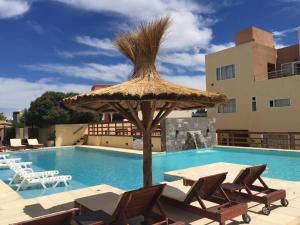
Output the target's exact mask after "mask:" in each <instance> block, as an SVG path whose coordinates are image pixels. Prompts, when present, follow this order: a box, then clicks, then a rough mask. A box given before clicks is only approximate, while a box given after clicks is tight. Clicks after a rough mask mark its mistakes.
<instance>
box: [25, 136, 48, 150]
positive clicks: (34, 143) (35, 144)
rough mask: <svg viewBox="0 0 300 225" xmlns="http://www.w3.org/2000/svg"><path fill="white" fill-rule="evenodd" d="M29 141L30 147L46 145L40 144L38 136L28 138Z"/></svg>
mask: <svg viewBox="0 0 300 225" xmlns="http://www.w3.org/2000/svg"><path fill="white" fill-rule="evenodd" d="M27 142H28V146H29V147H30V148H42V147H44V145H43V144H40V143H39V142H38V140H37V139H36V138H35V139H27Z"/></svg>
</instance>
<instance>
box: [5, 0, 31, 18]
mask: <svg viewBox="0 0 300 225" xmlns="http://www.w3.org/2000/svg"><path fill="white" fill-rule="evenodd" d="M29 9H30V4H29V1H28V0H0V19H6V18H12V17H17V16H22V15H23V14H24V13H26V12H27V11H28V10H29Z"/></svg>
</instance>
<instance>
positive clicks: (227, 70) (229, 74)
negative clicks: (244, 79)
mask: <svg viewBox="0 0 300 225" xmlns="http://www.w3.org/2000/svg"><path fill="white" fill-rule="evenodd" d="M216 73H217V80H227V79H232V78H235V66H234V64H232V65H228V66H222V67H219V68H217V70H216Z"/></svg>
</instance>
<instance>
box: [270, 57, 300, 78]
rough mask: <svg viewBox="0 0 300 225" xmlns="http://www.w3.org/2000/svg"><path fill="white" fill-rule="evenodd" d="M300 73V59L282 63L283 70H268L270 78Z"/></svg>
mask: <svg viewBox="0 0 300 225" xmlns="http://www.w3.org/2000/svg"><path fill="white" fill-rule="evenodd" d="M296 75H300V61H296V62H289V63H285V64H282V65H281V70H274V71H271V72H268V79H276V78H281V77H289V76H296Z"/></svg>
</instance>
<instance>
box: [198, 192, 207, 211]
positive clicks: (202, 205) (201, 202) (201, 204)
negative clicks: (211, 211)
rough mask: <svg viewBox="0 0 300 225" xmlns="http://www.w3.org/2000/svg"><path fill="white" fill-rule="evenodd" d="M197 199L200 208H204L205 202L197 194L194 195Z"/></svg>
mask: <svg viewBox="0 0 300 225" xmlns="http://www.w3.org/2000/svg"><path fill="white" fill-rule="evenodd" d="M196 199H197V201H198V202H199V204H200V206H201V207H202V209H206V206H205V204H204V203H203V201H202V200H201V198H199V196H198V195H197V196H196Z"/></svg>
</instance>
